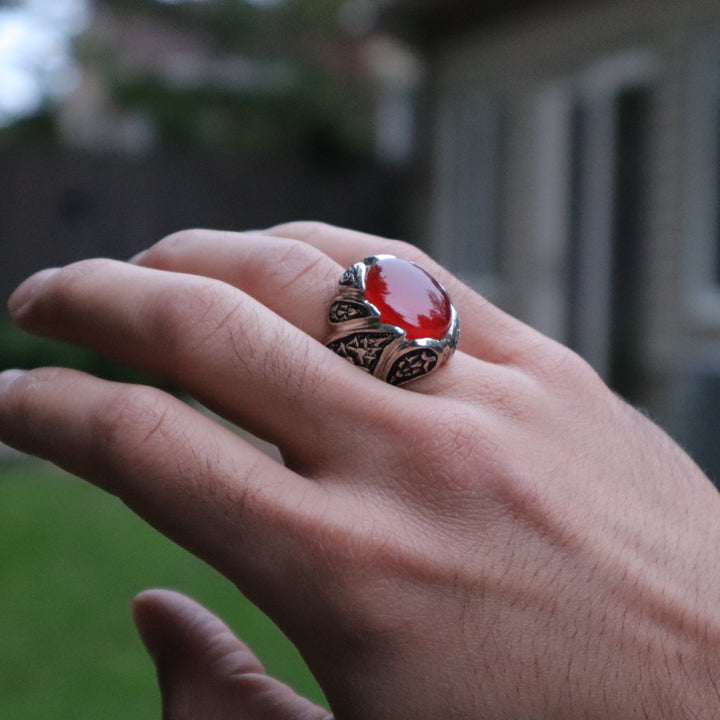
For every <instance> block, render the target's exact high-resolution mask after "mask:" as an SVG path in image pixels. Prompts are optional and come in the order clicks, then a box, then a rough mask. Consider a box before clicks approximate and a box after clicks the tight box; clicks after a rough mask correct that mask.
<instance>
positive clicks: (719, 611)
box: [0, 223, 720, 720]
mask: <svg viewBox="0 0 720 720" xmlns="http://www.w3.org/2000/svg"><path fill="white" fill-rule="evenodd" d="M376 253H390V254H393V255H397V256H399V257H404V258H407V259H410V260H413V261H415V262H417V263H418V264H420V265H421V266H422V267H424V268H426V269H427V270H428V271H429V272H430V273H432V274H433V275H434V276H435V277H437V278H438V279H439V280H440V281H441V282H442V283H443V284H444V285H445V287H446V288H447V289H448V290H449V292H450V294H451V296H452V298H453V301H454V303H455V305H456V306H457V308H458V312H459V316H460V322H461V327H462V332H461V342H460V348H459V350H458V352H457V353H456V354H455V356H454V357H453V359H452V360H451V361H450V363H449V364H448V365H447V366H446V367H445V368H443V369H442V370H440V371H438V372H437V373H435V374H433V375H430V376H427V377H425V378H422V379H420V380H418V381H416V382H415V383H413V384H412V385H410V386H408V387H407V388H395V387H391V386H389V385H387V384H385V383H383V382H380V381H378V380H377V379H375V378H373V377H371V376H368V375H366V374H365V373H363V372H361V371H359V370H358V369H357V368H355V367H353V366H352V365H351V364H349V363H348V362H346V361H345V360H343V359H341V358H338V357H337V356H335V355H334V354H333V353H331V352H330V351H328V350H327V349H326V348H325V347H324V346H323V345H322V340H323V338H324V337H325V336H326V334H327V332H328V328H327V325H326V313H327V308H328V306H329V303H330V301H331V299H332V297H333V296H334V294H335V288H336V284H337V280H338V278H339V277H340V275H341V273H342V270H343V269H344V268H345V267H347V266H348V265H350V264H352V263H353V262H355V261H356V260H358V259H360V258H363V257H365V256H368V255H371V254H376ZM9 306H10V310H11V313H12V316H13V318H14V320H15V322H16V323H17V324H18V325H20V326H21V327H22V328H24V329H26V330H29V331H30V332H34V333H38V334H41V335H47V336H50V337H54V338H60V339H63V340H68V341H71V342H75V343H80V344H83V345H87V346H89V347H92V348H95V349H96V350H98V351H100V352H102V353H105V354H107V355H109V356H111V357H113V358H116V359H118V360H121V361H123V362H126V363H128V364H131V365H136V366H139V367H142V368H145V369H147V370H150V371H152V372H154V373H157V374H159V375H162V376H163V377H166V378H169V379H170V380H172V381H174V382H176V383H177V384H179V385H180V386H182V387H184V388H185V389H187V390H188V391H189V392H190V393H191V394H193V395H194V396H195V397H196V398H197V399H199V400H200V401H201V402H202V403H204V404H205V405H207V406H208V407H210V408H212V409H213V410H215V411H216V412H218V413H219V414H220V415H222V416H223V417H225V418H226V419H227V420H229V421H231V422H233V423H236V424H237V425H240V426H242V427H244V428H246V429H247V430H249V431H251V432H252V433H254V434H256V435H257V436H259V437H261V438H263V439H265V440H268V441H270V442H272V443H274V444H275V445H277V446H278V447H279V448H280V450H281V452H282V455H283V458H284V461H285V463H284V465H283V464H281V463H279V462H277V461H276V460H273V459H271V458H269V457H267V456H266V455H264V454H262V453H261V452H260V451H259V450H257V449H255V448H254V447H253V446H252V445H250V444H249V443H247V442H246V441H245V440H243V439H242V438H240V437H239V436H238V435H236V434H235V433H234V432H233V431H232V430H230V429H228V428H226V427H223V426H220V425H218V424H216V423H215V422H214V421H213V420H211V419H209V418H207V417H205V416H204V415H202V414H200V413H199V412H197V411H196V410H194V409H192V408H191V407H189V406H187V405H185V404H184V403H182V402H181V401H179V400H177V399H174V398H172V397H170V396H168V395H166V394H163V393H162V392H160V391H157V390H154V389H152V388H147V387H133V386H125V385H117V384H112V383H107V382H104V381H101V380H98V379H96V378H92V377H89V376H86V375H83V374H80V373H77V372H73V371H69V370H63V369H41V370H35V371H31V372H26V373H17V372H10V373H6V374H3V375H0V388H1V389H0V439H1V440H2V441H4V442H7V443H9V444H11V445H13V446H15V447H17V448H19V449H21V450H25V451H27V452H30V453H33V454H37V455H40V456H42V457H46V458H49V459H50V460H52V461H53V462H55V463H57V464H58V465H60V466H62V467H64V468H66V469H68V470H70V471H71V472H73V473H76V474H78V475H80V476H82V477H85V478H87V479H88V480H89V481H90V482H93V483H95V484H97V485H98V486H100V487H102V488H104V489H105V490H107V491H108V492H111V493H113V494H115V495H117V496H118V497H120V498H121V499H122V500H123V501H124V502H125V503H126V504H127V505H128V506H129V507H130V508H131V509H132V510H134V511H135V512H136V513H138V514H139V515H141V516H142V517H144V518H145V519H146V520H148V521H149V522H150V523H152V524H153V525H155V526H156V527H157V528H158V529H159V530H161V531H162V532H164V533H165V534H167V535H168V536H169V537H171V538H172V539H174V540H175V541H177V542H178V543H180V544H181V545H183V546H184V547H186V548H187V549H188V550H190V551H191V552H194V553H196V554H197V555H199V556H200V557H202V558H203V559H205V560H206V561H208V562H210V563H211V564H213V565H214V566H215V567H216V568H217V569H218V570H219V571H220V572H222V573H224V574H225V575H226V576H227V577H229V578H230V579H231V580H232V581H233V582H234V583H236V585H237V586H238V588H239V589H240V590H241V591H242V592H244V593H245V594H247V595H248V596H249V597H250V598H251V599H252V600H253V601H254V602H256V603H257V604H258V605H259V606H260V607H261V608H262V609H264V610H265V611H266V612H267V613H268V614H269V615H270V616H271V617H273V618H274V619H275V620H276V622H277V623H278V624H279V625H280V626H281V627H282V628H283V629H284V631H285V632H286V633H287V634H288V635H289V637H290V638H291V639H292V640H293V642H294V643H295V644H296V645H297V646H298V648H299V649H300V651H301V653H302V654H303V655H304V657H305V659H306V660H307V662H308V664H309V666H310V668H311V670H312V671H313V672H314V674H315V676H316V677H317V678H318V681H319V683H320V685H321V686H322V688H323V690H324V691H325V693H326V696H327V698H328V701H329V703H330V706H331V708H332V711H333V713H334V716H335V717H336V718H338V719H339V720H365V719H367V720H382V719H384V718H388V719H390V718H392V719H393V720H397V719H398V718H408V719H412V720H422V719H425V718H427V719H428V720H431V719H436V718H440V717H443V718H452V719H460V718H463V719H465V718H472V719H473V720H481V719H483V720H484V719H490V718H492V719H497V720H508V718H513V719H516V720H535V719H539V718H553V719H554V720H561V719H563V718H568V719H570V718H572V720H582V719H584V718H597V719H598V720H600V719H603V720H605V719H606V718H610V717H611V718H614V719H616V720H631V719H633V720H634V719H636V718H638V719H639V718H653V719H654V720H656V719H658V718H660V719H662V718H673V720H678V719H684V718H694V719H697V718H708V719H710V718H715V717H717V714H718V712H719V710H718V708H720V694H719V688H720V655H719V652H718V650H719V648H720V608H719V606H718V605H719V604H718V602H717V600H718V598H719V597H720V567H719V561H718V555H717V548H718V547H719V546H720V496H719V495H718V493H717V491H716V490H715V488H714V487H713V486H712V484H711V483H710V482H709V481H708V480H707V478H706V477H705V476H704V475H703V474H702V472H701V471H700V470H699V469H698V468H697V467H696V466H695V465H694V464H693V462H692V461H691V460H690V459H689V458H688V457H687V456H686V455H685V453H684V452H683V451H682V450H681V449H680V448H679V447H678V446H677V445H675V444H674V443H673V442H672V441H671V440H670V439H669V438H668V437H667V436H666V435H665V434H664V433H663V432H662V431H661V430H660V429H659V428H657V427H656V426H655V425H653V424H652V423H651V422H650V421H649V420H648V419H647V418H646V417H644V416H643V415H641V414H640V413H638V412H636V411H635V410H633V409H632V408H631V407H629V406H628V405H626V404H625V403H624V402H623V401H622V400H620V399H619V398H617V397H616V396H615V395H613V393H611V392H610V391H609V390H608V389H607V387H606V386H605V385H604V384H603V383H602V382H601V381H600V379H599V378H598V377H597V376H596V374H595V373H594V372H593V371H592V370H591V369H590V368H589V367H588V366H587V365H586V364H585V363H584V362H583V361H582V360H581V359H580V358H578V357H577V356H576V355H574V354H573V353H571V352H570V351H569V350H567V349H566V348H564V347H562V346H561V345H558V344H557V343H554V342H553V341H551V340H548V339H547V338H545V337H543V336H541V335H539V334H538V333H537V332H535V331H534V330H532V329H531V328H529V327H527V326H525V325H523V324H522V323H520V322H518V321H516V320H514V319H512V318H510V317H509V316H507V315H506V314H504V313H502V312H501V311H500V310H498V309H497V308H495V307H493V306H492V305H491V304H490V303H488V302H487V301H485V300H484V299H483V298H481V297H479V296H478V295H476V294H475V293H474V292H472V291H471V290H470V289H468V288H467V287H464V286H463V285H462V284H461V283H460V282H459V281H458V280H456V279H455V278H453V277H452V276H450V275H449V274H448V273H447V272H445V271H444V270H443V269H442V268H439V267H438V266H436V265H435V264H434V263H433V262H432V261H431V260H429V259H428V258H427V257H425V256H423V255H422V254H421V253H419V251H418V250H417V249H415V248H413V247H411V246H409V245H405V244H403V243H399V242H397V241H389V240H384V239H381V238H377V237H372V236H367V235H363V234H360V233H355V232H351V231H348V230H341V229H337V228H332V227H328V226H324V225H319V224H315V223H294V224H290V225H285V226H280V227H276V228H273V229H271V230H269V231H266V232H257V233H247V234H231V233H217V232H209V231H192V232H184V233H180V234H176V235H173V236H171V237H169V238H166V239H165V240H163V241H161V242H160V243H159V244H158V245H156V246H154V247H153V248H151V249H150V250H149V251H147V252H146V253H145V254H143V255H142V256H140V257H137V258H135V259H134V260H133V261H131V263H120V262H114V261H109V260H90V261H85V262H81V263H77V264H74V265H71V266H68V267H65V268H62V269H59V270H52V271H45V272H43V273H40V274H38V275H36V276H33V277H32V278H30V279H29V280H28V281H26V283H24V284H23V285H22V286H21V287H20V288H19V289H18V290H17V291H16V292H15V294H14V295H13V296H12V298H11V299H10V303H9ZM134 609H135V616H136V621H137V624H138V627H139V629H140V632H141V635H142V636H143V638H144V640H145V643H146V645H147V646H148V649H149V650H150V652H151V654H152V655H153V657H154V658H155V660H156V663H157V666H158V674H159V678H160V685H161V690H162V692H163V700H164V717H165V718H172V720H184V719H186V718H188V719H189V718H200V717H203V718H209V717H212V718H219V719H222V718H236V719H237V718H243V719H255V718H257V719H258V720H260V718H263V720H266V719H268V718H269V719H270V720H275V718H277V719H278V720H283V719H284V718H288V720H289V719H290V718H301V720H304V719H305V718H307V719H308V720H315V719H316V718H317V719H318V720H320V719H321V718H325V717H326V712H325V711H323V710H321V709H320V708H316V707H314V706H312V705H310V704H309V703H307V702H306V701H304V700H302V699H301V698H298V697H297V696H295V695H294V694H293V693H292V692H291V691H290V690H289V689H287V688H285V687H284V686H282V685H280V684H279V683H277V682H276V681H274V680H272V679H271V678H268V677H267V676H266V675H264V672H263V670H262V668H261V666H260V665H259V663H258V661H257V660H256V659H255V658H254V657H253V656H252V654H251V653H250V651H249V650H248V649H247V648H246V647H245V646H244V645H242V643H241V642H240V641H239V640H237V639H236V638H235V637H234V636H233V635H232V633H231V632H230V631H229V630H228V629H227V628H226V627H225V626H224V625H222V623H220V621H219V620H217V619H216V618H214V617H213V616H212V615H210V614H209V613H208V612H207V611H206V610H204V609H202V608H200V607H199V606H197V605H196V604H195V603H194V602H193V601H191V600H189V599H187V598H183V597H181V596H178V595H176V594H174V593H169V592H161V591H151V592H149V593H145V594H143V595H141V596H140V597H139V598H137V599H136V601H135V606H134Z"/></svg>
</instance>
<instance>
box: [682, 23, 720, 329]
mask: <svg viewBox="0 0 720 720" xmlns="http://www.w3.org/2000/svg"><path fill="white" fill-rule="evenodd" d="M691 72H692V74H691V83H690V89H689V93H690V95H689V103H688V124H687V171H686V180H687V196H686V202H685V227H684V230H685V232H684V234H685V237H686V238H687V242H688V255H687V257H688V263H687V270H688V272H687V274H686V285H687V288H688V293H687V294H688V299H689V302H690V309H691V313H692V315H693V317H694V318H695V319H696V320H700V321H701V322H704V323H707V324H710V325H713V326H716V327H717V326H718V325H720V30H717V31H715V32H713V33H711V34H710V35H708V36H707V37H705V38H704V39H703V40H702V41H701V42H700V43H699V44H698V46H697V48H696V50H695V53H694V56H693V59H692V70H691Z"/></svg>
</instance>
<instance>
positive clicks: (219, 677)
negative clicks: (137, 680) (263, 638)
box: [133, 590, 332, 720]
mask: <svg viewBox="0 0 720 720" xmlns="http://www.w3.org/2000/svg"><path fill="white" fill-rule="evenodd" d="M133 615H134V618H135V624H136V626H137V628H138V631H139V633H140V637H141V638H142V640H143V642H144V643H145V647H146V648H147V650H148V652H149V653H150V655H151V656H152V658H153V660H154V661H155V666H156V668H157V674H158V682H159V684H160V693H161V695H162V707H163V719H164V720H207V719H208V718H212V720H231V719H232V720H332V718H331V716H330V715H328V713H327V711H326V710H324V709H322V708H320V707H318V706H317V705H314V704H313V703H311V702H310V701H309V700H305V699H304V698H301V697H299V696H298V695H296V694H295V692H294V691H293V690H291V689H290V688H289V687H288V686H287V685H284V684H283V683H281V682H280V681H278V680H275V679H274V678H271V677H269V676H268V675H267V674H266V673H265V669H264V668H263V666H262V664H261V663H260V661H259V660H258V659H257V658H256V657H255V656H254V655H253V654H252V652H251V651H250V650H249V649H248V648H247V646H246V645H244V644H243V643H242V642H240V640H238V639H237V638H236V637H235V635H233V633H232V632H231V631H230V629H229V628H228V627H227V626H226V625H225V624H224V623H222V622H221V621H220V620H219V619H218V618H216V617H215V616H214V615H213V614H212V613H211V612H209V611H208V610H206V609H205V608H203V607H202V606H201V605H199V604H198V603H196V602H195V601H194V600H190V598H187V597H185V596H184V595H180V594H179V593H175V592H171V591H169V590H148V591H146V592H143V593H141V594H140V595H138V596H137V597H136V598H135V600H134V602H133Z"/></svg>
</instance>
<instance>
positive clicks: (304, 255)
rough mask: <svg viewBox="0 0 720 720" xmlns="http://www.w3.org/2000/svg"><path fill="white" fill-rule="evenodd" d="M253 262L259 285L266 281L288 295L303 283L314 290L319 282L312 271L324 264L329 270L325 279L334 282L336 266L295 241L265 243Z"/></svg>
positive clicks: (312, 248)
mask: <svg viewBox="0 0 720 720" xmlns="http://www.w3.org/2000/svg"><path fill="white" fill-rule="evenodd" d="M253 261H254V262H253V264H254V267H253V271H254V272H253V275H254V276H255V277H257V278H258V279H259V280H260V281H261V282H267V281H269V284H270V285H271V286H272V287H273V288H276V289H277V290H279V291H287V290H289V289H291V288H293V287H296V286H298V285H300V284H302V283H304V282H307V283H308V284H309V285H310V286H311V289H312V290H315V289H316V288H317V285H318V279H319V278H318V277H317V276H316V273H315V272H314V271H315V270H316V269H317V268H319V267H320V266H321V265H322V264H323V263H327V266H328V267H327V270H326V276H327V278H328V279H330V278H331V277H332V279H333V280H334V281H335V282H337V278H336V277H335V275H336V274H337V269H336V266H335V263H334V262H332V261H331V260H330V258H328V257H327V255H325V253H323V252H322V251H321V250H318V249H317V248H316V247H314V246H312V245H309V244H307V243H304V242H302V241H301V240H297V239H295V238H289V239H283V240H278V241H276V242H271V243H266V244H265V245H264V246H263V249H262V251H261V252H259V253H257V254H256V255H255V257H254V258H253ZM321 272H322V271H321ZM318 274H320V273H318Z"/></svg>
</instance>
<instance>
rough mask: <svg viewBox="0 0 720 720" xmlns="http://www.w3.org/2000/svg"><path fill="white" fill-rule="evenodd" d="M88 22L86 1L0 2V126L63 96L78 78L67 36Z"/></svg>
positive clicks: (70, 37)
mask: <svg viewBox="0 0 720 720" xmlns="http://www.w3.org/2000/svg"><path fill="white" fill-rule="evenodd" d="M88 20H89V5H88V0H23V2H18V3H15V4H12V5H10V6H0V126H2V125H7V124H9V123H11V122H12V121H13V120H15V119H17V118H19V117H23V116H24V115H29V114H31V113H33V112H34V111H36V110H37V109H38V108H39V107H40V106H41V103H42V99H43V97H46V96H47V97H51V98H52V97H62V96H63V95H64V94H66V93H67V92H69V91H71V90H72V88H73V87H74V85H75V83H76V82H77V69H76V68H75V67H74V65H73V62H72V58H71V55H70V42H71V39H72V38H73V37H74V36H75V35H76V34H78V33H79V32H82V30H83V29H84V28H85V27H86V24H87V22H88Z"/></svg>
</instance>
